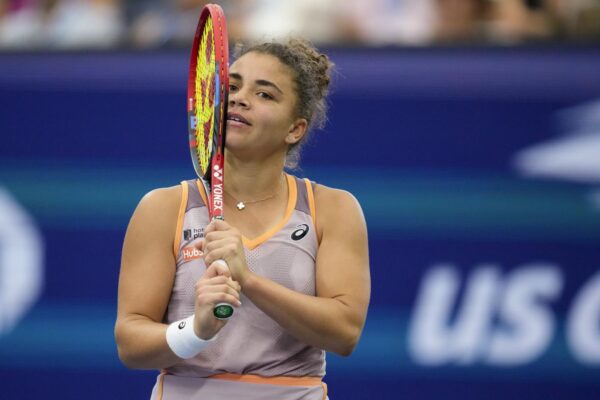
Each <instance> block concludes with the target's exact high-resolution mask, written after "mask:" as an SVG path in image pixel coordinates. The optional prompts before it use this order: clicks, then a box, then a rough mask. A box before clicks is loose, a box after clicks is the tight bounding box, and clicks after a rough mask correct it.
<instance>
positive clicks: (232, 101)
mask: <svg viewBox="0 0 600 400" xmlns="http://www.w3.org/2000/svg"><path fill="white" fill-rule="evenodd" d="M228 101H229V107H232V106H235V105H237V106H239V107H244V108H246V107H248V105H249V103H248V100H246V96H245V95H244V94H243V92H242V91H241V90H237V91H235V92H234V93H229V97H228Z"/></svg>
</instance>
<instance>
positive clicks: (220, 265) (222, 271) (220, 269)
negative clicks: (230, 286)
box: [210, 259, 231, 278]
mask: <svg viewBox="0 0 600 400" xmlns="http://www.w3.org/2000/svg"><path fill="white" fill-rule="evenodd" d="M210 266H211V267H214V268H215V270H216V271H217V274H219V275H222V276H226V277H228V278H231V271H230V270H229V266H228V265H227V263H226V262H225V260H222V259H218V260H215V261H213V263H212V264H211V265H210Z"/></svg>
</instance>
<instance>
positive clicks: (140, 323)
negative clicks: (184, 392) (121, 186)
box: [115, 187, 181, 369]
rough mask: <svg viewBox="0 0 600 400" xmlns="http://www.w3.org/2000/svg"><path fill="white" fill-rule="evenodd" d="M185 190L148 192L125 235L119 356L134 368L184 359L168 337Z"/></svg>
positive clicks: (121, 276)
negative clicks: (176, 237) (175, 250)
mask: <svg viewBox="0 0 600 400" xmlns="http://www.w3.org/2000/svg"><path fill="white" fill-rule="evenodd" d="M180 199H181V189H180V188H178V187H175V188H169V189H159V190H155V191H152V192H150V193H148V194H147V195H146V196H144V198H143V199H142V200H141V201H140V204H139V205H138V207H137V208H136V210H135V212H134V214H133V216H132V217H131V221H130V222H129V226H128V228H127V233H126V235H125V241H124V243H123V254H122V259H121V272H120V275H119V299H118V307H117V322H116V324H115V339H116V342H117V347H118V350H119V358H120V359H121V361H122V362H123V363H124V364H125V365H126V366H128V367H130V368H148V369H150V368H163V367H167V366H170V365H173V364H175V363H176V362H177V361H178V360H179V359H178V358H177V356H175V354H173V352H171V351H170V349H169V347H168V345H167V342H166V339H165V335H166V330H167V325H165V324H163V323H161V321H162V319H163V316H164V314H165V311H166V308H167V304H168V302H169V297H170V295H171V289H172V287H173V280H174V278H175V258H174V256H173V240H174V235H175V229H176V228H175V227H176V224H177V213H178V208H179V201H180Z"/></svg>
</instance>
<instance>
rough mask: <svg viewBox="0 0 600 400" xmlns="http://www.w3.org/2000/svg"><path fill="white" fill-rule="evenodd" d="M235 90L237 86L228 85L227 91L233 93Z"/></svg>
mask: <svg viewBox="0 0 600 400" xmlns="http://www.w3.org/2000/svg"><path fill="white" fill-rule="evenodd" d="M236 90H237V86H235V85H229V91H230V92H234V91H236Z"/></svg>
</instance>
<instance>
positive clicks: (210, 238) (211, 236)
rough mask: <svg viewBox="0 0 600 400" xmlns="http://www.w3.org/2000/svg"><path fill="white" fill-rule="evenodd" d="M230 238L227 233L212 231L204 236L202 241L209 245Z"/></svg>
mask: <svg viewBox="0 0 600 400" xmlns="http://www.w3.org/2000/svg"><path fill="white" fill-rule="evenodd" d="M228 236H231V233H229V232H228V231H212V232H208V233H206V232H205V234H204V239H205V240H206V241H207V242H208V243H210V242H214V241H216V240H221V239H223V238H226V237H228Z"/></svg>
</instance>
